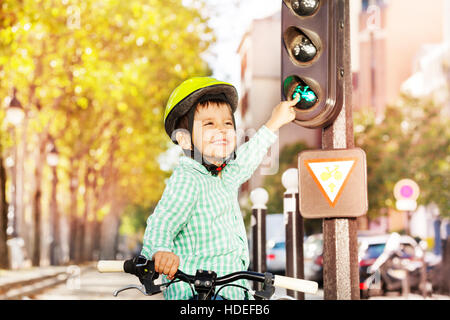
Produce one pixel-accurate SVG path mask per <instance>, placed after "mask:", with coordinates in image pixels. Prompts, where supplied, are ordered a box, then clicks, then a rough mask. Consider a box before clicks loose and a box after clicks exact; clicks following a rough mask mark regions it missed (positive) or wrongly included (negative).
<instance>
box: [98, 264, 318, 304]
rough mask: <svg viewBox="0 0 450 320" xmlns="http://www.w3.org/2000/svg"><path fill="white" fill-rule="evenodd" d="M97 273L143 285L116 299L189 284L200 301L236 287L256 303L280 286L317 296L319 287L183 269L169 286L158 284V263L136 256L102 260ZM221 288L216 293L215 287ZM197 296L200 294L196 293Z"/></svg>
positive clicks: (261, 275) (259, 276)
mask: <svg viewBox="0 0 450 320" xmlns="http://www.w3.org/2000/svg"><path fill="white" fill-rule="evenodd" d="M97 270H98V271H99V272H126V273H130V274H133V275H135V276H137V277H138V279H139V281H140V282H141V284H142V285H141V286H138V285H128V286H126V287H123V288H121V289H119V290H116V291H115V292H114V293H113V295H114V296H115V297H117V296H118V295H119V293H120V292H122V291H125V290H128V289H137V290H139V291H140V292H142V293H143V294H144V295H146V296H151V295H155V294H158V293H161V292H162V291H163V290H164V289H166V288H167V287H169V286H170V285H171V284H173V283H175V282H178V281H184V282H186V283H188V284H189V286H190V288H191V290H192V296H193V297H197V300H216V299H217V297H218V296H219V293H220V290H222V288H225V287H226V286H237V287H240V288H242V289H243V290H246V291H247V292H248V293H249V294H251V295H253V297H254V298H255V300H269V299H270V298H271V297H272V296H273V295H274V293H275V287H280V288H284V289H288V290H295V291H300V292H304V293H309V294H316V293H317V290H318V284H317V282H315V281H309V280H303V279H296V278H291V277H285V276H280V275H273V274H272V273H270V272H266V273H258V272H254V271H238V272H234V273H230V274H227V275H224V276H222V277H217V274H216V273H215V272H214V271H211V270H201V269H199V270H197V272H196V274H195V275H189V274H186V273H184V272H182V271H181V270H178V271H177V272H176V273H175V276H174V278H173V279H172V280H171V281H170V282H167V283H163V284H155V280H156V279H158V277H159V273H158V272H156V271H155V264H154V261H153V260H148V259H147V258H145V257H144V256H136V257H134V258H133V259H129V260H124V261H123V260H119V261H117V260H100V261H99V262H98V263H97ZM240 279H246V280H252V281H256V282H260V283H262V284H263V285H262V290H257V291H254V290H250V289H248V288H246V287H243V286H240V285H237V284H233V283H232V282H234V281H236V280H240ZM217 286H222V287H220V288H219V289H218V290H217V292H216V287H217ZM196 293H197V294H196ZM277 300H295V299H293V298H291V297H287V296H286V297H283V298H281V299H277Z"/></svg>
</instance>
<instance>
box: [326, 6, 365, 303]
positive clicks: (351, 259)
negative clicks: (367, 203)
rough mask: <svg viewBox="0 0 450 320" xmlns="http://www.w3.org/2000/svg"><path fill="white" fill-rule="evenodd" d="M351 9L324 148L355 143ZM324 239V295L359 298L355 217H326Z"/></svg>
mask: <svg viewBox="0 0 450 320" xmlns="http://www.w3.org/2000/svg"><path fill="white" fill-rule="evenodd" d="M349 12H350V8H349V0H345V16H344V21H341V22H340V28H344V32H343V33H342V34H343V35H344V38H343V39H342V38H341V39H340V41H339V45H338V50H337V52H336V54H337V55H339V54H343V55H344V67H343V68H342V69H340V70H336V72H339V74H340V76H341V77H343V78H344V79H343V80H344V90H343V91H344V92H342V94H343V96H344V99H343V106H342V109H341V112H340V113H339V115H338V117H337V119H336V120H335V121H334V122H333V124H331V125H330V126H328V127H326V128H323V129H322V149H323V150H333V149H349V148H353V147H354V137H353V116H352V103H351V101H352V74H351V59H350V18H349ZM323 243H324V248H323V281H324V299H325V300H359V298H360V294H359V267H358V244H357V221H356V218H327V219H323Z"/></svg>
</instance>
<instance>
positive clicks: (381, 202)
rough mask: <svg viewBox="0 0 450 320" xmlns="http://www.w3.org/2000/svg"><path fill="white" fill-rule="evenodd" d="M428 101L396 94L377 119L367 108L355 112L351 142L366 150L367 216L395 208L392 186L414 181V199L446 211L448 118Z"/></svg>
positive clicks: (449, 194) (449, 192) (449, 203)
mask: <svg viewBox="0 0 450 320" xmlns="http://www.w3.org/2000/svg"><path fill="white" fill-rule="evenodd" d="M443 109H444V107H443V106H441V105H436V104H435V103H434V102H433V101H431V100H426V99H415V98H412V97H408V96H405V95H403V96H401V97H400V100H399V102H398V103H397V104H395V105H390V106H387V108H386V111H385V113H384V118H383V119H382V120H380V119H378V120H377V119H376V118H375V114H374V112H373V111H371V110H368V109H363V110H361V111H358V112H355V114H354V121H355V126H354V127H355V142H356V145H357V146H359V147H361V148H362V149H363V150H364V151H365V152H366V155H367V174H368V193H369V213H368V215H369V217H370V218H375V217H378V216H380V215H382V214H383V212H386V210H385V209H387V208H395V200H394V195H393V189H394V185H395V183H396V182H397V181H399V180H400V179H404V178H410V179H413V180H415V181H416V182H417V183H418V185H419V186H420V189H421V193H420V197H419V199H418V204H429V203H432V202H434V203H435V204H436V205H437V206H438V207H439V209H440V212H441V215H442V216H446V217H448V216H449V214H450V188H449V185H450V170H449V169H450V165H449V163H450V158H449V154H450V121H449V118H448V116H445V115H444V114H443V112H442V111H443Z"/></svg>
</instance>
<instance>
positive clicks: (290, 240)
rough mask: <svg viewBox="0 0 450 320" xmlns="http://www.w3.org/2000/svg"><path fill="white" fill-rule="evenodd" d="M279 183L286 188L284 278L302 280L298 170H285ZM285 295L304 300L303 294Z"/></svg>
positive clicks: (284, 207)
mask: <svg viewBox="0 0 450 320" xmlns="http://www.w3.org/2000/svg"><path fill="white" fill-rule="evenodd" d="M281 182H282V184H283V186H284V187H285V188H286V191H285V192H284V201H283V213H284V223H285V227H286V276H288V277H293V278H297V279H303V278H304V262H303V217H302V216H301V215H300V211H299V207H298V203H299V193H298V169H295V168H291V169H288V170H286V171H285V172H284V173H283V176H282V177H281ZM287 295H288V296H291V297H294V298H295V299H297V300H304V299H305V294H304V293H303V292H298V291H292V290H287Z"/></svg>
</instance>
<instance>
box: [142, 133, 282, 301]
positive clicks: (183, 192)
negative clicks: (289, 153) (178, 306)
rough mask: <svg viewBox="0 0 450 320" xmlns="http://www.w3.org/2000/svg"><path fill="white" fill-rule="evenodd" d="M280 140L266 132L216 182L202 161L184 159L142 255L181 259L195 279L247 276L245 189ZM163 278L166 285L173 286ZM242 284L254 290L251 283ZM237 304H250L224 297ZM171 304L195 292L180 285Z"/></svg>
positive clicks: (235, 292) (230, 291)
mask: <svg viewBox="0 0 450 320" xmlns="http://www.w3.org/2000/svg"><path fill="white" fill-rule="evenodd" d="M277 137H278V136H277V135H276V134H275V133H273V132H272V131H270V130H269V129H268V128H267V127H266V126H264V125H263V126H262V127H261V128H260V129H259V130H258V131H257V132H256V133H255V134H254V136H253V137H252V138H251V139H250V140H249V141H247V142H246V143H244V144H242V145H241V146H240V147H239V148H237V150H236V159H234V160H230V161H229V162H228V164H227V166H225V168H224V169H223V171H222V176H221V177H219V176H213V175H212V174H211V173H210V172H209V171H208V170H207V169H206V168H205V167H204V166H203V165H201V164H200V163H198V162H197V161H195V160H193V159H191V158H189V157H186V156H182V157H180V160H179V165H178V166H177V167H176V168H175V169H174V171H173V174H172V175H171V177H170V178H169V179H168V181H167V185H166V188H165V189H164V192H163V195H162V197H161V199H160V201H159V202H158V204H157V206H156V208H155V210H154V212H153V214H151V215H150V216H149V218H148V220H147V228H146V230H145V234H144V243H143V248H142V254H143V255H144V256H146V257H147V258H151V257H152V256H153V254H154V253H156V252H157V251H171V252H173V253H175V254H176V255H177V256H178V257H179V258H180V266H179V269H180V270H181V271H183V272H185V273H187V274H195V273H196V271H197V269H203V270H213V271H215V272H216V273H217V276H219V277H220V276H223V275H225V274H228V273H232V272H236V271H242V270H247V268H248V265H249V253H248V243H247V234H246V230H245V226H244V221H243V218H242V213H241V210H240V208H239V203H238V190H239V186H240V185H241V184H242V183H244V182H245V181H247V180H248V179H249V178H250V177H251V176H252V174H253V172H254V171H255V170H256V169H257V167H258V166H259V165H260V163H261V162H262V160H263V158H264V156H265V155H266V153H267V151H268V149H269V147H270V146H271V145H272V144H273V143H274V142H275V141H276V139H277ZM167 281H168V280H167V278H166V277H165V276H163V282H167ZM235 283H236V284H239V285H242V286H245V287H247V288H250V287H249V284H248V282H247V280H240V281H237V282H235ZM219 294H220V295H222V296H223V297H225V298H227V299H232V300H242V299H244V298H245V293H244V290H242V289H241V288H238V287H234V286H227V287H225V288H223V289H222V290H221V291H220V293H219ZM164 297H165V299H177V300H178V299H183V300H184V299H189V298H191V297H192V291H191V288H190V286H189V285H188V284H187V283H184V282H176V283H174V284H172V285H170V286H169V287H168V288H167V289H166V290H165V291H164Z"/></svg>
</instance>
